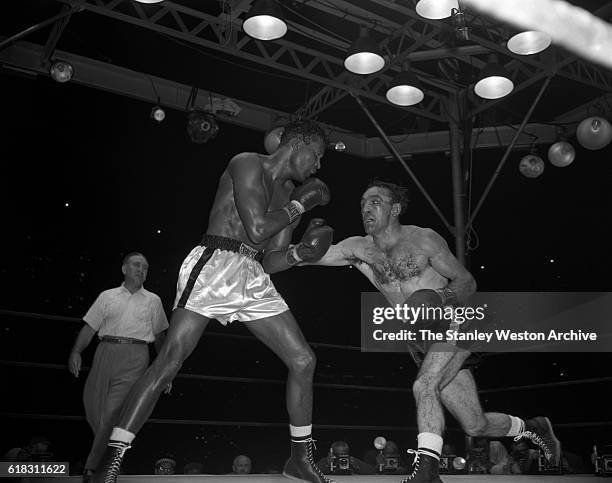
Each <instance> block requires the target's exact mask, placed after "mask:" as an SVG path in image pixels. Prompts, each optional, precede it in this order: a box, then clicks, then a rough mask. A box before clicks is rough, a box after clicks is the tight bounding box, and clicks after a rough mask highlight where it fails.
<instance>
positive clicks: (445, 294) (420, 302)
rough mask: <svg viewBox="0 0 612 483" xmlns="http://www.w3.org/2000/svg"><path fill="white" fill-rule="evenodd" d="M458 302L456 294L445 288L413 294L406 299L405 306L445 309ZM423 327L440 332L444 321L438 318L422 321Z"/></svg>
mask: <svg viewBox="0 0 612 483" xmlns="http://www.w3.org/2000/svg"><path fill="white" fill-rule="evenodd" d="M456 301H457V298H456V296H455V293H454V292H453V291H452V290H451V289H450V288H448V287H443V288H440V289H437V290H431V289H420V290H416V291H415V292H413V293H412V294H411V295H410V297H408V298H407V299H406V302H405V305H408V306H411V307H415V308H416V307H421V306H422V307H423V308H424V309H426V308H427V307H445V306H448V305H452V304H453V303H455V302H456ZM443 310H444V309H443ZM417 322H420V323H421V326H422V327H424V328H428V329H430V330H434V331H435V330H439V329H440V327H442V325H441V323H442V322H443V319H438V318H435V317H434V318H424V319H422V320H420V321H417Z"/></svg>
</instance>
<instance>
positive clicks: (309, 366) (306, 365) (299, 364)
mask: <svg viewBox="0 0 612 483" xmlns="http://www.w3.org/2000/svg"><path fill="white" fill-rule="evenodd" d="M316 365H317V357H316V356H315V354H314V352H313V351H312V350H310V348H308V349H306V350H304V351H303V352H300V353H299V354H296V355H295V356H294V357H293V359H292V360H291V362H290V363H289V370H291V371H292V372H294V373H296V374H299V375H301V376H305V377H312V376H313V374H314V371H315V367H316Z"/></svg>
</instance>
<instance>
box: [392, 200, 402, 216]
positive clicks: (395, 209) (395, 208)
mask: <svg viewBox="0 0 612 483" xmlns="http://www.w3.org/2000/svg"><path fill="white" fill-rule="evenodd" d="M401 212H402V204H401V203H393V205H392V206H391V214H392V215H393V216H399V215H400V213H401Z"/></svg>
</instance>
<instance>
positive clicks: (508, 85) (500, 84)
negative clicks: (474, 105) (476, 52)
mask: <svg viewBox="0 0 612 483" xmlns="http://www.w3.org/2000/svg"><path fill="white" fill-rule="evenodd" d="M513 89H514V83H513V82H512V81H511V80H510V78H509V77H508V72H507V71H506V69H504V67H503V66H502V65H501V64H499V63H498V62H497V57H496V56H495V55H494V54H493V55H491V56H490V57H489V63H488V64H487V65H485V66H484V68H483V69H482V71H480V74H479V76H478V80H477V82H476V85H475V86H474V91H475V92H476V94H478V95H479V96H480V97H482V98H483V99H500V98H502V97H505V96H507V95H508V94H510V93H511V92H512V90H513Z"/></svg>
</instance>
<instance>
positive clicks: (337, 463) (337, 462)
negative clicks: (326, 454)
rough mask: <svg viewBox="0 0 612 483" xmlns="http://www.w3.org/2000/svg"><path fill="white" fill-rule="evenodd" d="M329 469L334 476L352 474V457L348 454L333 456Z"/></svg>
mask: <svg viewBox="0 0 612 483" xmlns="http://www.w3.org/2000/svg"><path fill="white" fill-rule="evenodd" d="M329 467H330V469H331V472H332V473H333V474H334V475H350V474H352V471H351V457H350V456H349V455H348V454H341V455H335V454H332V455H331V462H330V464H329Z"/></svg>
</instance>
